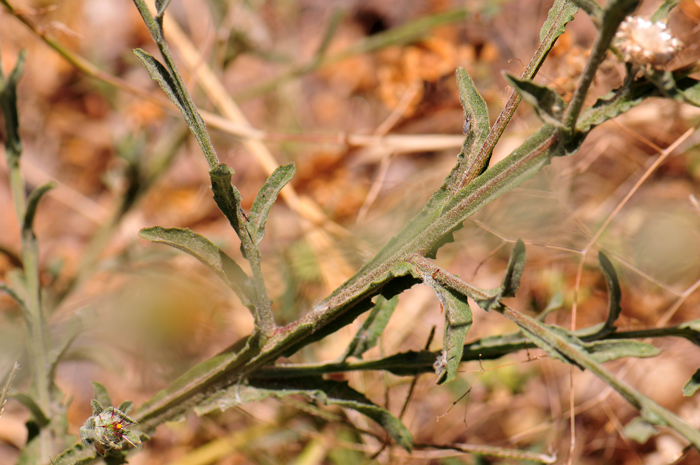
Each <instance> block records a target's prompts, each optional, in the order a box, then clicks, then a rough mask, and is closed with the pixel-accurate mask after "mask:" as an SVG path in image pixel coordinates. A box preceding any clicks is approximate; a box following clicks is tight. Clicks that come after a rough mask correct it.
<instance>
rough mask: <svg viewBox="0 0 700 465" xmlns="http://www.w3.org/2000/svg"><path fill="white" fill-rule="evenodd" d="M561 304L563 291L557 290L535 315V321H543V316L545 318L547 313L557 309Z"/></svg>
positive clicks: (562, 302) (562, 303)
mask: <svg viewBox="0 0 700 465" xmlns="http://www.w3.org/2000/svg"><path fill="white" fill-rule="evenodd" d="M562 305H564V293H563V292H561V291H557V292H556V293H555V294H554V295H553V296H552V298H551V299H549V302H548V303H547V306H546V307H545V308H544V310H542V313H540V314H539V315H537V321H544V319H545V318H547V315H549V314H550V313H552V312H554V311H556V310H559V309H560V308H561V307H562Z"/></svg>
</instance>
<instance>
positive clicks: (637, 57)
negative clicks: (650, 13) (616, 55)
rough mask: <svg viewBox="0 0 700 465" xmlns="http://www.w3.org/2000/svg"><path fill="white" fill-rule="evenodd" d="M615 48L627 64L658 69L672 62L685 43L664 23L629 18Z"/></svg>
mask: <svg viewBox="0 0 700 465" xmlns="http://www.w3.org/2000/svg"><path fill="white" fill-rule="evenodd" d="M613 46H615V47H616V48H617V49H618V50H619V51H620V53H622V58H623V59H624V60H625V61H626V62H628V63H633V64H636V65H643V66H648V67H652V68H656V67H660V66H663V65H665V64H666V63H668V62H669V61H671V60H672V59H673V57H674V56H675V54H676V52H678V50H680V49H681V48H682V47H683V42H681V41H680V40H679V39H677V38H675V37H673V36H672V35H671V34H670V33H669V32H668V31H667V30H666V24H665V23H663V22H660V21H657V22H655V23H653V22H651V21H650V20H648V19H646V18H643V17H641V16H628V17H627V18H625V20H624V21H623V22H622V24H620V28H619V29H618V30H617V33H616V34H615V38H614V39H613Z"/></svg>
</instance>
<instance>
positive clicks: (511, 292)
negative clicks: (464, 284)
mask: <svg viewBox="0 0 700 465" xmlns="http://www.w3.org/2000/svg"><path fill="white" fill-rule="evenodd" d="M524 269H525V244H523V241H522V240H520V239H518V241H517V242H516V243H515V247H513V252H512V253H511V255H510V259H509V260H508V266H507V267H506V273H505V275H504V276H503V282H502V283H501V287H500V288H499V289H498V290H497V291H496V293H495V294H494V296H493V297H491V298H488V299H484V300H477V303H478V304H479V306H480V307H481V308H483V309H484V310H486V311H487V312H488V311H490V310H492V309H494V308H498V307H499V306H500V305H501V304H500V300H501V299H503V298H505V297H515V293H516V292H518V288H520V278H521V277H522V275H523V270H524Z"/></svg>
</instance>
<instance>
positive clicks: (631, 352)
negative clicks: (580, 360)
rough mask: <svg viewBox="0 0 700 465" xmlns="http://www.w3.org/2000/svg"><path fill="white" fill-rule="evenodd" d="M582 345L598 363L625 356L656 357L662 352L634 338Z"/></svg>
mask: <svg viewBox="0 0 700 465" xmlns="http://www.w3.org/2000/svg"><path fill="white" fill-rule="evenodd" d="M582 347H583V349H584V350H585V351H586V352H588V353H589V354H590V355H591V357H592V358H593V360H595V361H596V362H598V363H603V362H608V361H610V360H617V359H618V358H623V357H640V358H642V357H656V356H657V355H659V354H660V353H661V350H659V349H658V348H656V347H654V346H653V345H651V344H648V343H646V342H641V341H633V340H609V341H594V342H584V343H582Z"/></svg>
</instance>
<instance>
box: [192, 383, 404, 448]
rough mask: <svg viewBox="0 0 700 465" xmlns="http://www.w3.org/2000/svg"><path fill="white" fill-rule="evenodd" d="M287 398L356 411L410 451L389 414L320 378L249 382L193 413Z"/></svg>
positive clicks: (401, 426)
mask: <svg viewBox="0 0 700 465" xmlns="http://www.w3.org/2000/svg"><path fill="white" fill-rule="evenodd" d="M290 395H303V396H305V397H307V398H309V399H312V400H318V401H321V402H323V403H324V404H326V405H338V406H341V407H344V408H349V409H353V410H357V411H358V412H360V413H362V414H363V415H365V416H367V417H369V418H371V419H372V420H374V421H376V422H377V423H378V424H379V425H381V426H382V428H384V430H385V431H386V432H387V433H389V436H391V438H392V439H393V440H394V441H395V442H396V443H397V444H399V445H400V446H401V447H403V448H404V449H406V450H408V451H410V450H411V448H412V446H413V439H412V437H411V433H410V432H409V431H408V429H407V428H406V426H405V425H404V424H403V423H401V421H400V420H399V419H398V418H396V417H395V416H394V415H392V414H391V412H389V411H388V410H386V409H383V408H381V407H379V406H378V405H376V404H374V403H372V402H371V401H370V400H368V399H367V398H366V397H365V396H364V395H362V394H361V393H359V392H357V391H356V390H354V389H352V388H351V387H350V386H348V383H346V382H340V381H327V380H324V379H322V378H320V377H313V376H309V377H305V378H295V379H288V380H256V379H250V380H249V383H248V384H247V385H233V386H231V387H229V388H227V389H224V390H221V391H219V392H217V393H216V394H214V395H212V396H210V397H208V398H207V399H205V400H204V401H203V402H201V403H200V404H199V405H198V406H197V407H195V412H196V413H197V414H198V415H203V414H206V413H208V412H211V411H214V410H216V409H220V410H226V409H228V408H230V407H234V406H237V405H241V404H245V403H249V402H256V401H259V400H262V399H265V398H267V397H277V398H282V397H286V396H290Z"/></svg>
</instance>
